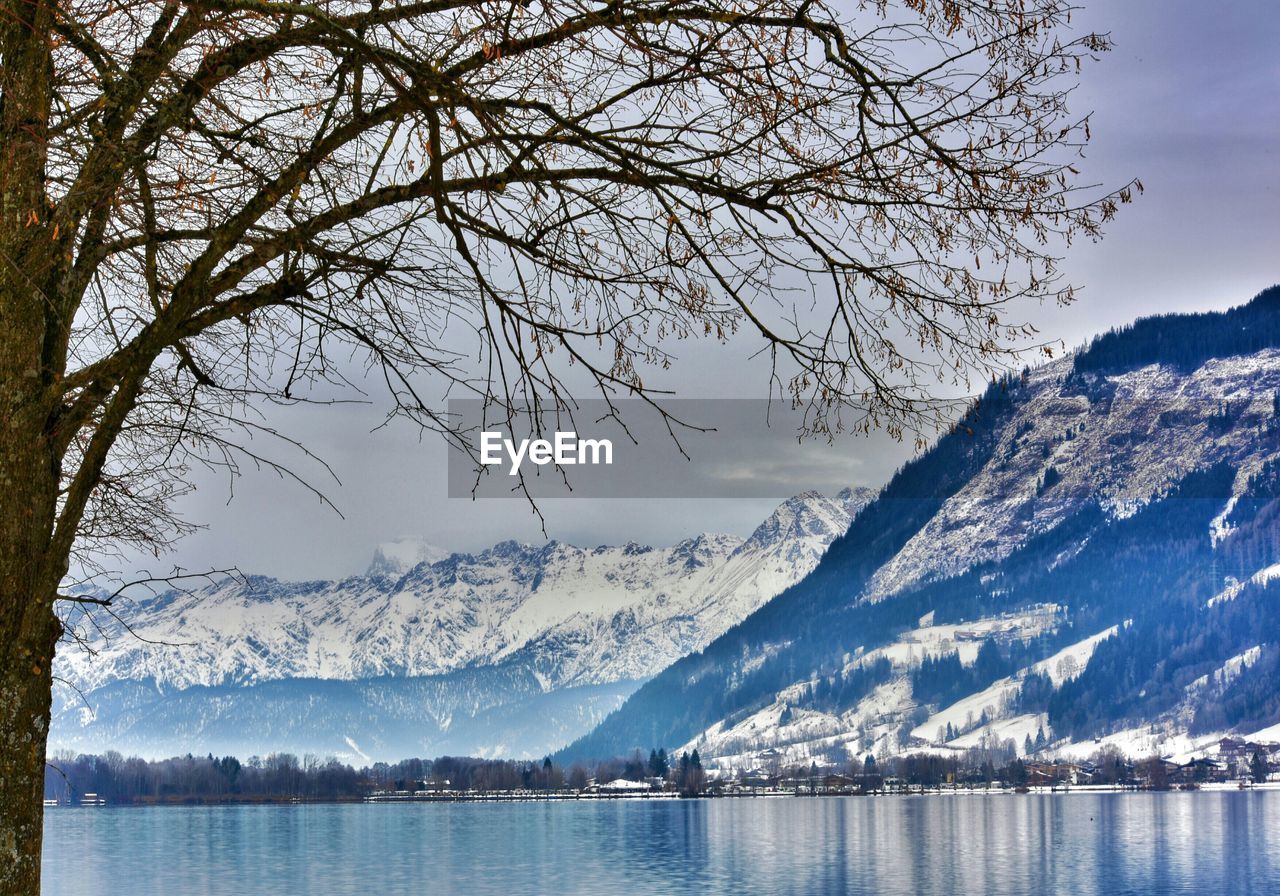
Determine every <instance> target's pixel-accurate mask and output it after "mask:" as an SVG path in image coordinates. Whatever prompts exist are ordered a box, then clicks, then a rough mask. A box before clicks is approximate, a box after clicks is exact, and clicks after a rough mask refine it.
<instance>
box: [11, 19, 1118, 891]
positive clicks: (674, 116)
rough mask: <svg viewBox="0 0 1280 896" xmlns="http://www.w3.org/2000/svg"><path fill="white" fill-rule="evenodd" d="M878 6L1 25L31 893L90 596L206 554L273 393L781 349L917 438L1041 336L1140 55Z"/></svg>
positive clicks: (550, 379)
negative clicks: (1084, 81) (202, 476)
mask: <svg viewBox="0 0 1280 896" xmlns="http://www.w3.org/2000/svg"><path fill="white" fill-rule="evenodd" d="M843 6H844V5H834V4H833V5H831V6H828V5H825V4H823V3H821V2H816V0H769V2H764V0H609V2H606V0H561V2H556V3H547V2H536V0H524V2H515V3H508V2H489V0H312V2H300V0H299V2H293V0H0V9H2V12H0V63H2V66H3V68H2V71H0V193H2V198H0V203H2V209H0V405H2V412H0V495H2V496H3V497H2V499H0V500H2V501H3V505H2V507H0V639H2V640H3V645H4V646H3V651H4V652H3V657H2V658H0V781H2V783H0V857H2V859H0V893H6V894H8V893H34V892H36V890H37V888H38V876H39V861H40V841H41V815H40V788H41V779H42V768H43V763H44V749H45V739H46V729H47V726H48V720H49V711H50V681H51V671H50V665H51V662H52V658H53V653H54V648H55V644H56V643H57V642H58V640H59V637H60V636H61V634H62V630H63V626H62V624H61V622H60V620H59V614H58V610H57V607H58V606H59V601H60V600H61V601H66V600H86V599H92V598H84V597H81V598H75V597H74V596H72V595H61V596H60V588H62V587H63V583H64V582H65V581H66V579H67V576H68V571H69V570H70V569H72V568H74V564H75V562H76V561H77V557H81V558H88V557H91V556H94V555H97V554H99V553H100V552H102V551H103V550H109V549H112V548H113V547H119V546H122V545H133V546H138V545H141V546H144V547H148V548H152V549H159V548H161V547H163V546H164V545H165V544H167V543H168V542H169V541H170V540H171V539H172V538H173V537H175V536H177V535H180V534H181V532H182V529H183V523H182V522H181V521H180V520H179V519H178V518H177V517H175V516H174V515H173V514H172V513H171V512H170V509H169V508H170V502H171V499H172V498H173V497H174V495H175V494H177V493H180V492H181V491H182V489H183V487H184V486H183V483H184V481H185V474H186V471H187V468H188V466H189V465H190V464H191V463H193V462H206V463H223V464H228V465H232V466H234V465H236V464H238V463H242V462H243V460H244V457H245V456H246V455H245V454H244V453H241V451H242V449H243V450H247V449H245V448H244V446H245V445H246V444H247V443H246V442H245V440H244V439H243V435H244V433H245V430H246V427H248V428H252V427H253V426H254V425H255V418H253V417H252V416H251V413H250V411H251V409H252V408H253V407H254V406H255V403H256V402H259V401H273V400H274V401H297V400H306V399H308V398H311V397H315V396H317V395H319V396H330V395H331V394H332V392H331V390H330V386H329V384H332V383H338V384H340V385H341V384H342V383H344V382H347V381H351V382H348V383H347V384H348V385H351V384H353V383H354V384H357V385H358V383H359V381H360V379H361V377H363V376H364V375H365V374H367V373H368V372H369V371H372V372H373V373H374V374H376V376H378V377H380V378H382V379H384V380H385V382H386V384H387V386H388V387H389V389H390V391H391V393H392V394H393V395H394V396H395V403H396V409H397V410H398V411H400V412H402V413H404V414H407V415H409V416H410V417H412V418H413V419H415V420H417V421H419V422H420V423H422V424H423V425H424V426H428V427H431V428H434V429H438V430H441V431H443V432H445V433H446V435H447V434H448V432H449V422H448V421H447V420H445V419H443V418H441V417H440V416H438V415H437V414H436V413H434V412H433V411H432V409H431V408H432V405H431V402H429V401H426V400H424V399H423V393H422V390H423V388H424V384H433V386H432V388H435V387H436V385H438V384H448V386H449V388H451V389H453V390H454V392H453V394H465V395H470V396H475V397H479V398H483V399H487V400H491V401H493V402H495V403H497V404H498V405H499V406H502V407H507V406H512V405H514V404H515V403H516V402H529V401H535V402H537V401H555V400H558V399H562V398H565V397H568V396H572V395H573V394H577V393H580V392H582V391H583V390H591V391H596V392H599V393H600V394H603V395H605V396H613V395H628V394H630V395H641V396H644V395H646V394H648V392H647V389H648V387H647V386H646V384H645V381H644V378H643V375H642V374H643V372H644V370H645V369H646V367H647V366H657V367H662V366H665V365H666V364H668V363H670V362H671V360H672V355H671V351H672V349H671V346H672V343H673V341H677V340H689V339H695V338H696V339H705V340H710V341H720V340H724V339H727V338H729V337H730V335H731V334H733V333H734V332H735V331H739V330H745V331H746V332H747V333H748V334H749V335H750V336H752V337H755V338H757V339H760V340H762V343H763V345H764V346H765V348H766V349H767V351H768V352H770V353H772V356H773V358H774V361H775V378H774V380H773V384H774V387H776V388H778V389H779V390H780V391H782V392H783V393H784V394H788V395H790V396H792V397H794V398H796V399H798V400H812V401H816V402H818V403H819V404H821V405H823V406H827V405H829V404H831V403H840V402H845V401H848V402H853V403H856V404H857V405H858V406H859V407H861V408H862V409H863V410H864V412H865V413H866V415H867V416H866V418H865V420H864V422H865V423H866V424H868V425H871V424H878V425H883V426H888V427H890V428H891V429H893V430H895V431H899V432H900V431H902V430H904V429H911V428H914V427H917V426H918V425H919V424H921V423H922V422H929V421H930V419H931V415H932V417H935V418H936V417H937V416H939V415H941V414H944V413H946V411H942V410H939V406H937V405H935V404H933V403H931V401H930V398H931V395H932V394H933V390H935V389H936V387H937V385H938V384H939V383H943V384H957V383H958V384H963V383H965V382H966V381H967V378H968V377H969V376H970V375H971V374H974V373H978V374H981V375H985V374H986V373H989V372H990V371H991V370H992V369H995V368H999V367H1002V366H1005V365H1007V364H1009V363H1012V362H1013V359H1014V358H1015V354H1014V353H1015V352H1016V351H1017V350H1018V349H1020V348H1026V347H1027V346H1028V345H1035V339H1036V337H1035V335H1034V331H1033V330H1031V329H1030V328H1029V327H1027V326H1025V325H1024V324H1023V323H1021V322H1020V320H1019V318H1018V317H1017V316H1016V315H1017V313H1018V312H1017V310H1016V309H1017V308H1018V307H1020V306H1021V304H1023V303H1024V301H1031V302H1034V301H1039V300H1045V299H1048V300H1058V301H1068V300H1069V299H1070V297H1071V286H1070V285H1069V284H1066V283H1063V282H1061V281H1060V280H1059V278H1058V275H1057V273H1056V269H1055V260H1056V259H1055V253H1056V252H1058V251H1060V247H1061V246H1063V245H1065V241H1066V240H1069V239H1071V238H1073V237H1077V236H1082V237H1094V236H1096V235H1097V234H1098V232H1099V230H1098V228H1099V226H1100V224H1101V223H1102V222H1103V221H1105V220H1106V219H1107V218H1108V217H1109V216H1110V215H1111V214H1112V213H1113V212H1114V210H1115V208H1116V205H1117V203H1119V202H1120V201H1123V200H1125V199H1127V198H1128V196H1129V189H1130V187H1125V188H1124V189H1121V190H1119V191H1116V192H1111V193H1106V192H1103V191H1096V190H1095V191H1092V192H1090V191H1087V190H1086V191H1082V188H1081V187H1080V186H1079V185H1078V183H1077V178H1076V176H1075V175H1076V171H1075V169H1074V168H1073V167H1071V163H1072V161H1073V159H1074V157H1075V155H1077V151H1078V149H1079V148H1080V146H1081V145H1082V144H1083V143H1084V141H1085V140H1086V139H1087V138H1088V123H1087V117H1072V115H1071V114H1070V113H1069V111H1068V109H1067V105H1066V99H1067V96H1068V93H1069V91H1070V88H1071V86H1072V85H1073V83H1074V81H1075V79H1076V73H1077V71H1078V70H1079V67H1080V65H1081V63H1082V61H1084V60H1087V59H1088V58H1090V57H1091V56H1093V55H1094V54H1096V53H1097V52H1099V51H1102V50H1104V49H1105V48H1106V46H1107V41H1106V39H1105V38H1104V37H1102V36H1099V35H1096V34H1073V33H1072V32H1071V31H1070V28H1069V22H1068V20H1069V16H1070V14H1071V11H1072V10H1071V7H1070V5H1069V4H1068V3H1066V2H1061V0H981V2H967V0H901V2H890V0H877V2H871V0H867V2H862V3H860V4H857V6H856V9H855V10H854V11H853V12H852V14H850V15H846V14H845V13H843V12H842V11H841V8H843ZM838 7H839V8H838ZM1131 186H1132V185H1131ZM259 425H261V424H259ZM248 456H249V457H250V458H251V459H254V458H253V454H252V452H250V453H249V455H248Z"/></svg>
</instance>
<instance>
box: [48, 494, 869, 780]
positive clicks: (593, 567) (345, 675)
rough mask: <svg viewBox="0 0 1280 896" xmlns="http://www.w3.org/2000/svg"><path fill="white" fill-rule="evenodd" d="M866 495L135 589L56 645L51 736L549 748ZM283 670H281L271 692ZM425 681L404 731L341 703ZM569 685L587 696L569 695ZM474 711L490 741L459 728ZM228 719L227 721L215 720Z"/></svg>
mask: <svg viewBox="0 0 1280 896" xmlns="http://www.w3.org/2000/svg"><path fill="white" fill-rule="evenodd" d="M872 497H873V495H872V494H871V493H870V492H869V491H868V490H866V489H857V490H854V489H846V490H845V491H843V492H841V493H840V494H839V495H837V496H835V497H834V498H828V497H826V496H823V495H820V494H818V493H816V492H807V493H805V494H803V495H799V496H797V497H795V498H792V499H790V500H788V501H787V502H785V503H784V504H783V505H781V506H780V507H779V508H778V509H777V510H776V511H775V512H774V513H773V514H772V515H771V516H770V517H769V518H768V519H767V520H765V521H764V522H763V523H761V525H760V526H759V527H758V528H757V529H756V531H755V532H753V533H752V534H751V535H750V536H749V537H748V538H747V539H745V540H744V539H741V538H738V537H734V536H728V535H700V536H697V537H696V538H691V539H688V540H686V541H682V542H680V543H679V544H676V545H674V546H672V547H669V548H650V547H644V546H641V545H637V544H627V545H623V546H620V547H608V546H600V547H595V548H580V547H576V546H573V545H569V544H564V543H562V542H555V541H552V542H549V543H547V544H545V545H541V546H531V545H523V544H518V543H516V542H510V541H508V542H502V543H500V544H497V545H494V546H493V547H492V548H489V549H487V550H485V551H482V552H479V553H476V554H462V553H456V554H452V555H448V556H440V552H439V551H438V550H436V549H434V548H431V547H430V546H424V545H421V544H419V543H417V542H414V541H412V540H401V541H398V542H394V543H391V544H388V545H382V546H379V548H378V549H377V551H376V552H375V555H374V558H373V561H372V563H371V564H370V567H369V570H368V572H367V573H366V574H365V575H361V576H353V577H351V578H348V579H344V580H341V581H317V582H282V581H279V580H276V579H271V578H266V577H261V576H250V577H247V578H243V579H233V578H226V579H223V580H221V581H218V582H214V583H211V584H209V585H207V586H205V587H203V588H199V589H197V590H194V591H191V592H179V591H173V592H168V593H166V594H163V595H160V596H158V597H154V598H149V599H143V600H138V601H136V602H133V603H126V604H124V605H122V606H120V607H119V608H118V609H117V615H118V617H119V618H118V619H114V618H111V617H100V618H97V619H96V620H95V623H94V624H93V625H92V626H88V625H82V626H81V629H82V632H81V634H82V636H84V637H85V638H86V639H87V644H88V646H89V648H90V650H83V649H79V648H77V647H75V646H72V645H67V646H66V647H64V649H63V650H61V651H60V653H59V655H58V660H57V665H58V674H59V676H60V677H61V678H62V679H63V680H65V681H66V682H67V684H68V685H70V686H71V687H68V688H66V689H64V690H63V692H62V693H60V694H59V695H58V696H59V699H58V701H57V706H56V707H55V708H56V710H57V712H56V717H55V721H54V727H53V730H52V734H51V738H50V743H51V745H52V746H53V747H54V748H57V747H59V746H75V747H79V748H88V747H94V748H105V747H115V748H118V749H131V750H137V751H141V752H146V753H149V754H156V753H163V752H165V751H171V750H188V749H196V750H207V749H212V748H213V745H211V744H207V743H206V741H208V740H211V739H212V740H216V741H217V743H218V744H219V745H224V746H223V748H224V749H231V748H232V747H235V748H236V752H241V753H248V752H257V751H270V750H279V749H295V750H299V751H302V750H309V751H314V752H329V753H342V752H350V750H348V749H347V747H349V745H347V746H346V747H344V745H346V744H347V741H346V738H348V737H350V738H352V739H353V740H354V741H355V742H356V743H358V744H364V745H365V746H360V748H359V749H360V750H361V751H367V750H370V749H372V750H374V751H375V752H377V753H378V754H379V756H380V757H381V758H388V757H390V758H398V757H399V755H401V754H395V753H393V752H391V750H392V749H393V748H395V749H400V750H404V749H407V748H408V747H410V746H414V745H416V746H418V747H419V748H420V749H419V750H415V751H414V752H419V753H422V754H424V755H425V754H426V753H427V752H428V748H429V747H430V746H432V745H435V746H440V745H442V744H443V745H445V746H447V747H449V748H450V749H451V750H452V751H454V752H468V753H490V754H494V753H497V752H500V751H501V750H509V751H512V753H513V754H515V755H540V754H541V753H543V752H546V751H547V750H550V749H554V748H556V747H558V746H561V745H563V744H564V743H566V742H568V741H569V740H571V739H572V738H573V737H575V736H577V735H579V734H581V733H582V732H584V731H585V730H587V729H588V728H589V727H590V726H591V725H592V724H593V723H594V722H596V721H598V720H599V718H601V717H602V716H603V714H604V713H605V712H607V711H608V710H610V709H613V708H614V707H616V705H617V704H618V703H619V702H620V700H621V699H622V698H623V697H625V696H626V694H628V693H630V692H631V691H632V690H634V688H635V687H636V686H637V685H638V684H639V683H640V682H642V681H643V680H645V679H647V678H649V677H650V676H652V675H654V674H656V673H657V672H659V671H660V670H661V669H663V668H665V667H666V666H667V665H669V664H670V663H671V662H673V661H674V660H676V659H678V658H679V657H681V656H683V655H685V654H687V653H689V652H691V651H695V650H698V649H701V648H702V647H704V646H705V645H706V644H707V643H709V642H710V641H711V640H712V639H714V638H715V637H716V636H718V635H719V634H721V633H722V632H724V631H725V630H726V629H727V628H729V627H730V626H732V625H733V624H735V623H737V622H739V621H740V620H741V619H743V618H744V617H745V616H747V615H748V614H750V613H751V612H752V611H753V610H755V609H756V608H758V607H759V606H761V605H762V604H763V603H765V602H766V601H767V600H768V599H769V598H771V597H773V596H774V595H775V594H777V593H778V592H779V591H781V590H782V589H783V588H785V587H787V586H788V585H790V584H792V583H794V582H795V581H798V580H799V579H800V578H802V577H803V576H804V575H805V574H807V573H808V572H809V571H810V570H812V569H813V568H814V566H816V565H817V562H818V560H819V559H820V557H821V556H822V554H823V552H824V551H825V550H826V548H827V546H828V545H829V544H830V543H831V541H832V540H833V539H834V538H835V537H837V536H838V535H840V534H842V533H843V532H844V531H845V530H846V529H847V528H848V526H849V522H850V520H851V518H852V516H853V515H854V514H856V512H857V511H858V510H859V509H861V507H862V506H864V505H865V504H866V503H867V502H868V501H869V500H870V499H871V498H872ZM126 626H127V629H126ZM477 670H500V673H501V674H500V675H499V677H497V678H493V677H492V676H491V677H488V678H486V677H485V676H483V675H481V676H479V677H477V675H476V674H475V673H476V672H477ZM275 682H288V684H287V685H286V684H275V685H273V686H272V687H269V688H268V687H266V685H267V684H268V683H275ZM308 682H313V683H315V682H356V683H362V690H361V689H354V690H353V689H352V688H350V687H347V688H344V687H341V686H336V685H332V684H325V685H319V684H315V685H314V686H310V685H308V684H307V683H308ZM406 682H418V683H419V684H418V685H409V684H406ZM139 685H142V687H139ZM415 687H416V689H417V690H416V692H417V693H421V694H425V695H426V696H424V697H423V698H422V699H421V702H420V703H417V704H416V705H409V706H407V707H405V706H401V708H400V709H399V710H397V712H395V713H383V714H382V715H381V717H382V718H383V720H384V721H383V723H381V724H382V725H383V727H388V726H391V724H392V723H391V719H392V717H393V716H394V717H395V719H396V720H397V721H395V724H394V726H392V727H395V729H396V733H395V734H394V736H393V735H392V734H390V733H388V732H383V733H379V724H380V723H379V722H378V718H379V716H378V714H373V715H371V716H368V717H366V716H362V715H360V714H358V713H357V714H354V715H353V714H352V713H349V712H346V711H345V710H341V709H339V708H337V707H338V706H339V705H340V704H343V702H344V701H347V702H350V701H353V700H355V699H356V698H355V696H354V695H355V693H356V692H357V690H361V692H362V693H364V694H365V696H366V698H367V697H368V695H369V693H370V689H373V690H376V691H377V693H378V694H379V695H380V698H379V699H383V698H384V697H385V699H387V700H390V699H392V698H391V697H390V696H387V695H392V694H395V695H398V696H396V697H395V698H394V699H395V700H396V701H400V703H403V702H404V698H403V696H402V694H403V693H408V692H409V691H410V690H413V689H414V688H415ZM77 689H78V691H79V692H80V693H83V694H85V695H86V699H85V700H83V701H82V700H80V698H79V697H78V695H77V694H76V690H77ZM565 689H574V691H573V693H576V694H579V695H580V696H582V700H577V701H575V700H574V699H572V698H570V699H566V698H565V697H564V696H563V694H564V693H565ZM553 693H558V694H561V696H559V697H557V698H556V699H555V700H554V701H552V703H554V705H555V707H556V710H555V713H558V715H555V714H551V715H548V716H546V717H545V718H544V721H545V723H546V724H545V725H544V726H543V727H542V730H541V731H540V732H538V733H537V736H534V735H533V732H531V731H529V730H525V731H524V733H523V734H522V735H519V736H517V734H516V732H514V731H509V730H504V723H503V711H504V709H503V708H504V707H506V708H507V709H508V710H509V711H510V714H511V716H512V719H513V720H514V719H515V717H516V716H517V715H522V714H527V713H528V711H529V709H530V706H531V704H530V701H531V700H540V701H542V702H543V703H544V704H545V705H546V706H547V707H550V706H551V705H552V703H548V702H547V701H546V700H545V699H544V698H545V697H546V695H551V694H553ZM583 700H585V701H586V703H583ZM291 701H292V703H291ZM86 703H87V706H86V705H85V704H86ZM250 704H252V705H253V706H254V707H260V706H262V705H270V706H271V707H273V708H274V709H273V710H272V712H264V713H263V717H264V721H263V723H262V724H259V725H257V726H243V725H237V724H236V723H234V722H233V721H232V720H233V719H236V718H240V719H243V718H244V717H246V715H252V714H253V712H256V710H251V709H250ZM291 705H294V706H295V709H293V710H290V709H288V708H287V707H288V706H291ZM298 705H305V706H307V707H309V708H308V709H306V711H305V712H304V711H303V710H302V709H299V708H297V706H298ZM584 706H585V707H586V709H584ZM317 707H318V708H317ZM233 708H234V709H235V711H234V712H233V711H232V710H233ZM548 712H550V710H548ZM237 713H238V715H237ZM480 715H483V716H484V717H485V724H484V726H483V739H480V740H476V739H472V740H468V739H467V737H464V736H460V735H459V734H458V732H459V728H460V726H461V728H463V729H466V728H467V724H466V723H464V720H472V721H474V719H475V718H477V717H478V716H480ZM304 717H311V718H312V719H313V721H312V722H311V723H308V722H306V721H300V719H303V718H304ZM273 718H274V719H275V720H276V724H274V725H273V724H272V722H271V719H273ZM285 718H288V719H290V721H289V723H288V725H285V724H284V719H285ZM224 722H225V723H226V724H228V725H230V726H231V727H230V728H229V729H228V730H226V731H223V730H222V729H219V728H218V727H217V726H219V725H222V724H223V723H224ZM415 724H420V730H419V731H418V732H417V736H416V738H415V737H414V736H412V734H411V732H413V731H414V726H415ZM512 724H513V725H514V724H515V723H514V721H513V722H512ZM264 726H265V729H264ZM352 726H355V727H352ZM473 727H474V726H473ZM527 728H528V726H526V729H527ZM476 731H477V734H476V737H477V738H479V737H481V734H480V729H476ZM215 732H219V733H215ZM250 732H252V735H251V734H250ZM447 732H452V734H451V735H450V736H449V737H444V736H443V735H444V734H445V733H447ZM273 735H274V737H275V738H276V739H275V740H273V739H272V737H273ZM353 749H354V748H353Z"/></svg>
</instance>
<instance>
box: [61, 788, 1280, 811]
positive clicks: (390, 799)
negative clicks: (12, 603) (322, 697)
mask: <svg viewBox="0 0 1280 896" xmlns="http://www.w3.org/2000/svg"><path fill="white" fill-rule="evenodd" d="M1252 791H1258V792H1280V781H1268V782H1266V783H1262V784H1252V783H1242V782H1234V781H1232V782H1225V783H1208V784H1202V785H1199V786H1195V787H1187V786H1183V787H1168V788H1152V787H1145V786H1141V785H1126V784H1080V785H1058V786H1040V787H1026V788H1014V787H953V786H943V787H927V788H926V787H910V788H903V789H894V790H876V791H867V792H852V793H821V792H819V793H806V792H803V791H801V792H797V791H790V790H759V791H743V792H736V793H720V794H709V793H703V794H691V795H684V794H680V793H675V792H652V793H608V794H602V793H537V792H521V791H512V792H495V793H456V794H440V793H433V794H405V793H394V794H391V793H382V794H379V793H375V794H369V795H366V796H362V797H243V798H240V797H234V796H219V797H173V798H167V799H146V800H137V801H133V802H122V803H105V802H98V803H85V804H81V803H66V804H57V805H46V806H45V807H44V808H46V809H106V808H147V807H179V808H181V807H188V808H189V807H194V806H208V807H215V806H299V805H367V804H381V805H387V804H404V803H577V802H602V801H630V802H654V801H673V800H741V799H822V798H826V799H843V798H860V797H861V798H875V797H921V796H923V797H929V796H934V797H939V796H942V797H945V796H1071V795H1075V794H1084V795H1088V794H1109V793H1110V794H1139V793H1247V792H1252Z"/></svg>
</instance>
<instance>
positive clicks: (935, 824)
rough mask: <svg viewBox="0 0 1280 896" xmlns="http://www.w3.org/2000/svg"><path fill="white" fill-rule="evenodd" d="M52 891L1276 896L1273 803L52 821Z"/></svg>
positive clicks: (242, 895)
mask: <svg viewBox="0 0 1280 896" xmlns="http://www.w3.org/2000/svg"><path fill="white" fill-rule="evenodd" d="M45 830H46V847H45V891H46V892H47V893H52V894H68V896H98V894H113V893H120V892H127V893H130V894H137V896H150V894H157V896H158V894H165V896H168V894H174V893H185V894H210V896H250V894H257V893H286V894H287V893H306V894H316V896H347V894H366V893H372V894H375V896H396V894H402V893H403V894H454V893H458V894H468V896H470V894H476V896H487V894H493V896H525V894H554V896H572V894H610V896H613V894H623V896H648V894H677V896H680V894H694V893H696V894H704V893H717V894H719V893H723V894H735V896H737V894H744V896H753V894H761V896H764V894H792V893H794V894H815V896H825V894H953V893H973V894H977V893H991V894H1011V896H1012V894H1019V896H1021V894H1050V893H1052V894H1056V893H1072V894H1102V893H1107V894H1110V893H1132V894H1153V896H1155V894H1167V893H1241V894H1244V893H1263V892H1277V891H1280V793H1273V792H1271V793H1263V792H1244V793H1195V794H1183V793H1170V794H1072V795H1065V796H1035V795H1023V796H1017V795H1011V794H1002V795H992V796H946V797H938V796H930V797H883V798H844V799H840V798H834V799H823V798H817V799H813V798H788V799H761V800H717V801H653V802H624V801H617V802H584V803H544V804H539V803H525V804H499V805H483V804H453V805H447V804H446V805H441V804H402V805H369V806H365V805H344V806H246V807H209V808H201V807H189V808H147V809H143V808H137V809H134V808H108V809H54V810H50V811H48V812H47V813H46V822H45Z"/></svg>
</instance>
